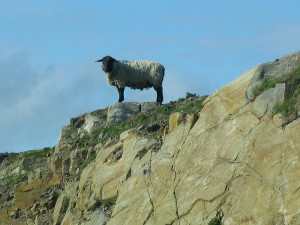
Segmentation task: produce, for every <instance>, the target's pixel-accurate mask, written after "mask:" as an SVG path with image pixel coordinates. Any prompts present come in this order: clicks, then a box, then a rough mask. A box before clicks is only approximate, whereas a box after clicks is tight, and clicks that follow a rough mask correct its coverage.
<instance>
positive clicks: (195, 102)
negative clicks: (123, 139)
mask: <svg viewBox="0 0 300 225" xmlns="http://www.w3.org/2000/svg"><path fill="white" fill-rule="evenodd" d="M187 96H190V97H194V98H195V99H192V100H188V99H181V100H180V101H178V102H170V103H169V104H165V105H162V106H159V107H158V108H156V109H155V110H152V111H149V112H147V113H139V114H137V115H135V116H134V117H131V118H129V119H127V120H125V121H123V122H121V123H117V124H111V125H108V126H103V127H99V128H98V129H95V130H94V131H92V134H91V137H90V140H89V145H92V146H93V145H95V144H97V143H99V141H100V142H101V141H102V142H104V141H106V140H107V139H108V138H112V139H116V138H118V137H119V136H120V134H121V133H122V132H124V131H126V130H129V129H131V128H134V127H138V126H141V125H146V126H147V125H149V124H153V123H166V122H167V121H168V119H169V117H170V115H171V114H172V113H175V112H183V113H187V114H192V113H196V112H198V111H200V110H201V108H202V104H203V102H204V100H205V99H206V97H207V96H204V97H198V96H196V95H195V94H188V93H187ZM101 133H103V134H104V137H103V139H102V140H99V134H101Z"/></svg>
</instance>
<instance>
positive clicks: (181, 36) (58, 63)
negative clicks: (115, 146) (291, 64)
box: [0, 0, 300, 152]
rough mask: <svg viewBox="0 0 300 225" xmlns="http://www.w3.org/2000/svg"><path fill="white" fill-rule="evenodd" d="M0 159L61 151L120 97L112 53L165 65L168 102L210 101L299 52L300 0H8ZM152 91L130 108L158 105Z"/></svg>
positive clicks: (0, 78)
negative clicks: (71, 127) (70, 129)
mask: <svg viewBox="0 0 300 225" xmlns="http://www.w3.org/2000/svg"><path fill="white" fill-rule="evenodd" d="M0 4H1V7H0V27H1V29H0V152H20V151H25V150H31V149H40V148H44V147H51V146H54V145H55V144H56V142H57V140H58V137H59V132H60V130H61V128H62V127H63V126H65V125H68V124H69V121H70V118H71V117H76V116H78V115H80V114H82V113H86V112H91V111H94V110H97V109H103V108H105V107H107V106H109V105H112V104H114V103H116V102H117V100H118V92H117V90H116V88H115V87H112V86H110V85H108V84H107V82H106V79H105V75H104V73H103V71H102V70H101V64H99V63H95V62H94V61H95V60H98V59H100V58H102V57H103V56H106V55H110V56H112V57H114V58H116V59H122V60H151V61H156V62H159V63H161V64H163V65H164V67H165V69H166V73H165V78H164V82H163V87H164V103H168V102H170V101H175V100H177V99H178V98H180V97H185V95H186V93H187V92H190V93H196V94H198V95H209V94H212V93H213V92H214V91H216V90H218V89H219V88H221V87H222V86H224V85H226V84H228V83H230V82H231V81H233V80H234V79H236V78H237V77H239V76H240V75H241V74H243V73H244V72H246V71H247V70H249V69H251V68H253V67H255V66H257V65H259V64H261V63H264V62H270V61H273V60H275V59H277V58H281V57H282V56H284V55H286V54H289V53H293V52H296V51H299V50H300V49H299V43H300V42H299V40H300V13H299V9H300V1H299V0H285V1H282V0H281V1H278V0H272V1H268V0H266V1H261V0H259V1H258V0H252V1H246V0H226V1H225V0H215V1H204V0H186V1H179V0H172V1H171V0H151V1H149V0H146V1H137V0H128V1H124V0H123V1H120V0H116V1H115V0H110V1H104V0H97V1H96V0H90V1H71V0H64V1H58V0H52V1H37V0H31V1H28V0H26V1H25V0H18V1H16V0H9V1H8V0H0ZM155 100H156V92H155V91H154V90H153V89H149V90H144V91H137V90H130V89H129V88H127V89H126V90H125V102H146V101H155Z"/></svg>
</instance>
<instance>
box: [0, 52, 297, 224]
mask: <svg viewBox="0 0 300 225" xmlns="http://www.w3.org/2000/svg"><path fill="white" fill-rule="evenodd" d="M299 55H300V53H297V54H292V55H290V56H287V57H284V58H282V59H281V60H279V61H276V62H273V63H271V64H267V67H266V68H268V69H264V70H262V68H264V66H258V67H255V68H253V69H251V70H249V71H248V72H246V73H245V74H243V75H242V76H241V77H239V78H238V79H236V80H235V81H233V82H232V83H230V84H228V85H226V86H225V87H223V88H222V89H220V90H218V91H217V92H215V93H213V94H212V95H211V96H209V97H208V98H207V99H206V100H205V102H204V103H203V108H202V110H201V111H200V112H199V113H198V114H197V115H196V114H191V115H187V114H185V113H183V112H177V113H175V114H173V115H171V116H170V117H169V118H168V129H166V128H164V130H163V133H164V136H163V137H162V138H161V137H157V136H155V135H154V133H153V132H157V133H159V132H160V130H155V131H151V132H149V131H148V130H147V129H146V128H145V127H144V128H143V127H139V128H131V129H129V130H127V131H125V132H122V133H121V134H120V137H119V138H117V139H112V138H111V139H106V140H105V141H102V142H101V140H102V136H103V135H104V134H103V135H100V136H101V137H98V136H97V139H96V140H98V141H99V143H97V144H95V146H94V147H91V144H90V142H91V140H87V139H86V135H88V134H89V133H91V134H92V132H91V131H92V130H93V129H94V128H91V130H90V132H89V129H88V130H87V129H85V128H84V127H86V126H85V124H87V123H86V122H85V120H87V117H86V116H85V115H83V116H81V117H80V118H75V119H73V121H71V125H72V126H67V127H64V128H63V130H62V133H61V137H60V140H59V143H58V144H57V146H56V149H55V151H54V153H53V155H52V156H51V159H50V160H49V164H50V165H51V170H52V173H53V174H54V175H55V176H57V177H63V178H62V179H61V180H60V189H59V190H60V196H59V197H58V199H57V201H56V204H55V207H54V209H53V207H52V212H53V213H52V220H53V222H52V224H53V223H54V224H62V225H74V224H86V225H93V224H95V225H96V224H107V225H132V224H136V225H150V224H151V225H160V224H172V225H179V224H180V225H187V224H192V225H193V224H195V225H199V224H204V225H205V224H209V222H210V221H211V220H212V219H216V218H217V219H219V220H221V222H222V224H224V225H235V224H236V225H240V224H244V225H274V224H278V225H279V224H280V225H281V224H284V225H286V224H288V225H298V224H300V201H299V199H300V183H299V181H300V162H299V157H300V136H299V133H300V117H299V116H298V117H297V118H295V119H294V120H293V121H292V122H286V121H285V120H284V118H283V116H282V115H281V114H276V115H274V116H273V114H272V107H273V106H274V105H275V104H276V103H281V102H282V101H283V100H284V99H286V98H287V96H288V95H289V94H288V93H289V91H290V89H289V86H288V85H286V84H277V86H276V87H274V88H270V89H268V90H266V91H265V92H263V93H262V94H261V95H260V96H258V97H257V98H256V99H254V100H253V101H251V96H250V92H249V90H250V89H251V88H252V87H253V86H255V85H256V83H257V81H258V80H257V76H258V74H262V71H265V72H264V73H263V74H264V75H265V76H272V75H274V76H277V75H278V74H277V72H278V71H286V70H288V71H290V68H294V69H295V68H296V66H300V61H299V60H298V59H299ZM298 62H299V63H298ZM297 63H298V64H297ZM288 65H290V66H288ZM273 66H275V67H276V68H275V69H274V68H273ZM285 66H288V68H285ZM291 71H292V70H291ZM282 73H283V72H282ZM249 96H250V97H249ZM119 106H120V105H114V106H112V108H111V109H109V110H111V112H112V114H113V111H114V110H115V109H118V110H120V109H121V108H120V107H119ZM127 106H128V105H127ZM121 107H123V106H121ZM129 108H130V110H132V111H130V110H129V109H124V110H123V111H122V110H121V111H122V112H126V113H128V112H129V111H130V113H132V114H134V113H137V112H140V111H141V107H140V105H136V104H133V105H132V107H129ZM118 110H116V111H117V112H118V113H116V114H119V112H121V111H118ZM146 111H147V110H146ZM111 112H110V113H111ZM133 112H134V113H133ZM130 113H128V114H130ZM120 114H121V113H120ZM92 116H95V115H92ZM96 117H97V116H96ZM108 117H109V113H108V116H107V119H108ZM115 118H116V117H115ZM91 121H94V122H96V124H97V123H98V122H99V121H100V122H99V123H100V124H101V123H102V121H101V119H100V120H98V119H97V118H94V119H92V120H91ZM97 121H98V122H97ZM94 122H92V124H95V123H94ZM116 126H117V125H116ZM88 127H93V126H88ZM157 127H158V129H161V128H160V127H159V126H157ZM166 130H167V131H166ZM71 131H72V132H71ZM147 132H148V133H147ZM76 137H77V139H76ZM93 140H94V139H93ZM84 164H85V167H83V166H82V165H84ZM81 167H82V168H81ZM76 168H78V169H77V170H76ZM36 173H37V174H38V175H36V176H38V177H37V178H36V179H35V180H36V182H38V181H39V180H41V179H43V178H40V175H39V173H38V171H37V172H36ZM62 174H63V175H62ZM54 175H52V176H50V175H48V176H49V179H50V177H51V179H53V176H54ZM31 180H32V179H31ZM53 185H54V186H55V185H57V182H56V183H53ZM21 187H22V188H21ZM29 187H30V186H29V184H17V185H16V186H15V190H19V192H20V191H22V192H23V193H24V192H26V190H27V189H29ZM26 188H27V189H26ZM33 189H35V188H33ZM30 191H32V190H30ZM30 191H29V192H30ZM20 193H21V192H20ZM17 196H20V194H18V195H17ZM16 199H18V198H17V197H16ZM0 200H1V199H0ZM19 202H20V201H19ZM46 202H47V201H46ZM30 204H40V205H43V203H42V202H41V203H30ZM30 204H29V203H28V204H27V205H26V204H25V203H22V204H19V205H17V206H18V207H17V208H14V210H10V211H7V212H6V213H2V214H1V209H0V220H1V218H6V220H8V218H9V219H10V220H13V221H16V219H15V218H16V217H18V216H21V215H19V214H20V213H22V211H24V210H26V207H28V206H29V205H30ZM29 208H31V209H32V211H34V210H33V209H34V208H36V207H34V206H30V207H29ZM19 209H20V210H21V211H20V210H19ZM10 214H11V216H9V215H10ZM1 215H2V217H1ZM30 215H31V214H30ZM43 215H44V217H45V218H46V216H48V215H49V214H47V213H45V214H43ZM5 216H6V217H5ZM31 217H32V215H31ZM31 217H28V219H27V220H28V221H31V220H32V221H39V220H41V221H45V219H44V220H42V219H43V218H44V217H42V216H39V215H37V216H36V218H35V220H34V218H32V219H31ZM30 219H31V220H30ZM3 220H4V219H3ZM0 222H1V221H0ZM36 223H37V224H38V222H36ZM15 224H17V223H15ZM33 224H34V223H33Z"/></svg>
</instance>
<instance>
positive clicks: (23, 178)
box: [0, 167, 34, 185]
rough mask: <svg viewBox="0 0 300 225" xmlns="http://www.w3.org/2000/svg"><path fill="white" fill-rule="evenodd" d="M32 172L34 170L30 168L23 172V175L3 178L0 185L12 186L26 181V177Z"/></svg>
mask: <svg viewBox="0 0 300 225" xmlns="http://www.w3.org/2000/svg"><path fill="white" fill-rule="evenodd" d="M33 170H34V168H33V167H30V168H28V169H26V170H25V173H24V174H18V175H10V176H6V177H3V178H2V179H1V180H0V183H2V184H4V185H14V184H17V183H20V182H23V181H26V180H27V177H28V176H27V175H28V173H29V172H31V171H33Z"/></svg>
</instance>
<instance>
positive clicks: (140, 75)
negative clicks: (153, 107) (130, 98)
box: [96, 56, 165, 104]
mask: <svg viewBox="0 0 300 225" xmlns="http://www.w3.org/2000/svg"><path fill="white" fill-rule="evenodd" d="M96 62H102V70H103V71H104V73H105V75H106V78H107V82H108V83H109V84H110V85H113V86H116V87H117V89H118V92H119V102H122V101H123V100H124V90H125V87H130V88H132V89H140V90H143V89H144V88H146V89H148V88H151V87H153V88H154V89H155V90H156V92H157V99H156V102H158V103H160V104H161V103H162V102H163V88H162V82H163V79H164V74H165V68H164V66H163V65H161V64H159V63H156V62H150V61H130V62H126V61H118V60H116V59H114V58H113V57H111V56H105V57H103V58H102V59H100V60H97V61H96Z"/></svg>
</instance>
